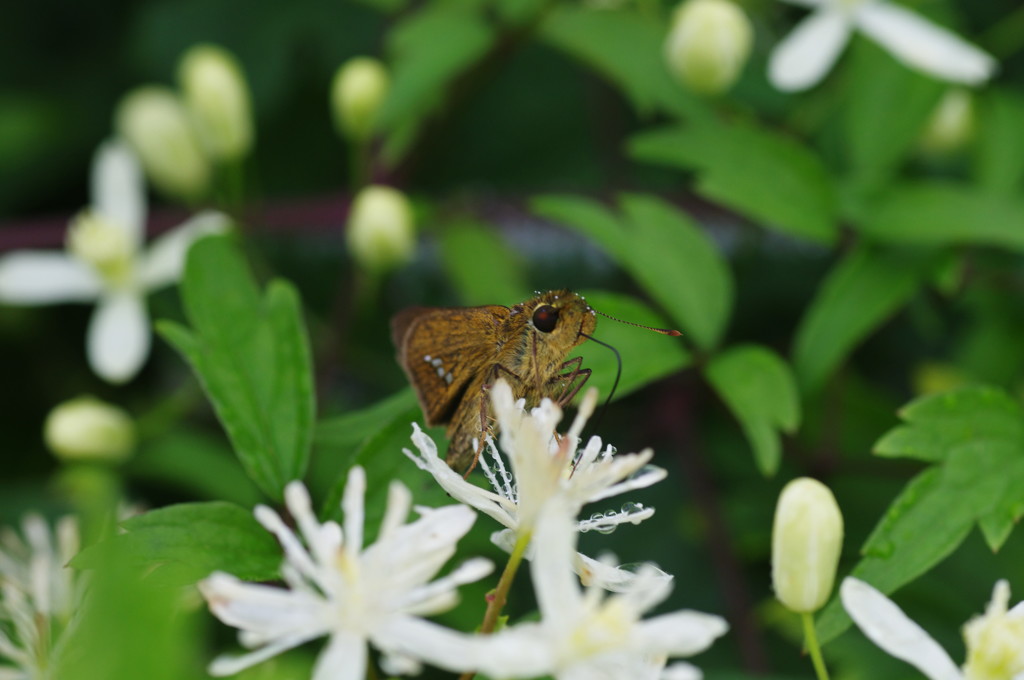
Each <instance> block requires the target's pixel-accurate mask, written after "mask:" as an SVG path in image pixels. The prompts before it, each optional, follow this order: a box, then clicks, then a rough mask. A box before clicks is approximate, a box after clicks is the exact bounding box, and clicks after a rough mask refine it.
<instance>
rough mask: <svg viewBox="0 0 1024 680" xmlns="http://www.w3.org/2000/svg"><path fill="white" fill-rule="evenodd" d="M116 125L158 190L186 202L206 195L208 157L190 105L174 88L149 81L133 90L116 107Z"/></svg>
mask: <svg viewBox="0 0 1024 680" xmlns="http://www.w3.org/2000/svg"><path fill="white" fill-rule="evenodd" d="M115 127H116V128H117V131H118V133H119V134H120V135H121V137H123V138H124V139H125V140H126V141H127V142H128V143H129V144H130V145H131V146H132V148H133V149H134V150H135V152H136V154H138V156H139V159H140V160H141V161H142V166H143V167H144V168H145V170H146V174H147V175H148V176H149V179H150V181H152V182H153V184H154V186H156V188H157V189H159V190H161V191H163V192H165V193H167V194H170V195H171V196H174V197H176V198H182V199H185V200H186V201H192V200H195V199H197V198H200V197H202V196H203V195H205V194H206V191H207V189H208V187H209V184H210V166H209V162H208V161H207V160H206V156H204V154H203V151H202V149H201V148H200V146H199V140H198V139H197V138H196V133H195V130H194V129H193V127H192V123H191V121H190V120H189V117H188V114H187V113H186V112H185V107H184V106H182V104H181V101H180V100H179V99H178V97H177V95H175V94H174V92H173V91H171V90H170V89H169V88H166V87H160V86H157V85H148V86H145V87H140V88H138V89H136V90H133V91H132V92H130V93H128V95H126V96H125V97H124V99H122V100H121V103H120V105H119V106H118V108H117V114H116V116H115Z"/></svg>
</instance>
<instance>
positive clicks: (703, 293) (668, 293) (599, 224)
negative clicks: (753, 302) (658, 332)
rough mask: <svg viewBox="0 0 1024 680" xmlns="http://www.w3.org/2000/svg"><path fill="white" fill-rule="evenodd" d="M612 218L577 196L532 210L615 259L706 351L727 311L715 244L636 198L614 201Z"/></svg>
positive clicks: (673, 212) (663, 207) (549, 200)
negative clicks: (618, 214) (617, 208)
mask: <svg viewBox="0 0 1024 680" xmlns="http://www.w3.org/2000/svg"><path fill="white" fill-rule="evenodd" d="M620 206H621V209H622V216H621V217H620V218H618V219H617V218H616V217H615V216H613V215H612V214H610V213H609V212H608V211H607V210H605V209H604V208H602V207H601V206H600V205H598V204H596V203H594V202H592V201H589V200H587V199H583V198H577V197H566V196H543V197H540V198H537V199H535V200H534V203H533V207H534V211H535V212H537V213H538V214H540V215H543V216H545V217H548V218H550V219H553V220H556V221H558V222H561V223H564V224H567V225H568V226H571V227H572V228H574V229H576V230H578V231H580V232H581V233H583V234H585V235H587V236H588V237H590V238H591V239H593V240H594V241H596V242H597V243H598V244H600V245H601V247H602V248H603V249H604V250H605V252H607V253H608V254H609V255H610V256H612V257H614V258H616V259H617V260H618V261H619V264H620V265H621V266H622V267H623V268H624V269H626V270H627V271H629V273H630V274H632V275H633V276H634V277H635V278H636V279H637V281H638V282H640V283H641V284H642V285H643V286H644V288H645V289H646V291H647V293H648V294H649V295H650V296H651V297H652V298H654V299H655V300H657V301H658V302H659V303H660V304H661V306H662V307H663V308H664V309H665V310H666V311H667V312H668V313H669V314H670V316H671V317H672V319H673V320H674V321H675V322H676V323H678V324H679V325H680V326H681V327H682V329H683V331H684V332H686V333H688V334H689V335H690V336H692V338H693V342H694V343H695V344H697V345H698V346H699V347H700V348H701V349H710V348H711V347H713V346H714V345H715V344H716V343H717V342H718V340H719V338H720V337H721V335H722V333H723V331H724V330H725V324H726V322H727V321H728V319H729V312H730V310H731V307H732V295H733V281H732V276H731V274H730V273H729V269H728V267H727V266H726V264H725V262H724V261H723V260H722V258H721V256H720V255H719V254H718V252H717V251H716V249H715V246H714V245H713V244H712V243H711V242H710V241H709V240H708V238H707V237H706V236H705V235H704V234H703V233H701V231H700V230H699V229H697V227H696V225H694V223H693V222H692V221H691V220H690V219H689V217H687V216H686V215H685V214H684V213H682V212H681V211H679V210H677V209H676V208H674V207H673V206H671V205H669V204H668V203H666V202H665V201H662V200H660V199H656V198H653V197H651V196H642V195H639V194H629V195H624V196H623V197H622V198H621V199H620Z"/></svg>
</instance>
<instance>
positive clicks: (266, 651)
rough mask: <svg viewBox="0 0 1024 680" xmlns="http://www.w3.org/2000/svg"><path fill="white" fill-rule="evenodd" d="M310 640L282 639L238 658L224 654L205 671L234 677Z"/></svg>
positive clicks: (300, 638) (293, 637)
mask: <svg viewBox="0 0 1024 680" xmlns="http://www.w3.org/2000/svg"><path fill="white" fill-rule="evenodd" d="M314 637H315V636H314ZM311 639H312V638H303V637H299V636H291V637H283V638H280V639H278V640H276V641H274V642H273V643H271V644H269V645H267V646H265V647H260V648H259V649H257V650H255V651H252V652H249V653H248V654H242V655H238V656H235V655H231V654H224V655H222V656H218V657H217V658H216V659H214V660H213V661H212V662H211V663H210V665H209V667H208V668H207V669H206V670H207V672H208V673H209V674H210V675H213V676H217V677H223V676H226V675H234V674H235V673H238V672H240V671H243V670H245V669H246V668H249V667H250V666H255V665H256V664H258V663H260V662H261V661H266V660H267V659H269V658H271V657H274V656H277V655H278V654H280V653H281V652H283V651H285V650H288V649H291V648H293V647H298V646H299V645H301V644H302V643H304V642H309V640H311Z"/></svg>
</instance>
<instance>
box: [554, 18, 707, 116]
mask: <svg viewBox="0 0 1024 680" xmlns="http://www.w3.org/2000/svg"><path fill="white" fill-rule="evenodd" d="M666 30H667V27H666V25H665V24H664V23H662V22H659V21H655V20H652V19H650V18H648V17H647V16H645V15H643V14H642V13H640V12H636V11H633V10H629V9H622V10H616V9H601V10H595V9H591V8H588V7H585V6H574V5H565V4H563V5H559V6H558V7H556V9H554V10H552V11H551V12H550V13H549V14H548V15H547V16H546V17H545V19H544V21H543V23H542V24H541V27H540V37H541V39H542V40H544V41H546V42H548V43H550V44H551V45H552V46H554V47H556V48H558V49H560V50H562V51H564V52H565V53H567V54H569V55H570V56H572V57H574V58H575V59H577V60H579V61H581V62H583V63H584V64H587V65H588V66H590V67H591V68H593V69H594V70H595V71H597V72H598V73H599V74H601V75H602V76H603V77H604V78H606V79H607V80H608V81H610V82H611V83H612V84H613V85H615V86H616V87H617V88H618V89H619V90H621V91H622V93H623V95H624V96H625V97H627V98H628V99H629V100H630V102H631V103H632V104H633V107H634V108H635V109H636V110H637V111H638V112H639V113H640V114H642V115H647V114H651V113H653V112H654V111H655V110H659V111H662V112H665V113H674V114H677V115H685V116H688V117H696V118H707V117H709V116H710V111H709V109H708V108H707V107H706V105H705V104H704V103H703V102H702V101H700V99H698V98H697V97H694V96H693V95H691V94H690V93H689V92H688V91H686V90H685V89H683V88H682V87H681V86H680V85H678V84H677V83H676V82H675V81H674V80H673V79H672V76H671V75H670V74H669V72H668V69H667V68H666V66H665V59H664V57H663V55H662V45H663V44H664V40H665V32H666Z"/></svg>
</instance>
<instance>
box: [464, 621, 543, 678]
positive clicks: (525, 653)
mask: <svg viewBox="0 0 1024 680" xmlns="http://www.w3.org/2000/svg"><path fill="white" fill-rule="evenodd" d="M554 653H555V648H554V646H553V645H552V639H551V635H550V634H549V633H548V632H547V630H546V627H545V626H541V625H540V624H537V623H520V624H517V625H515V626H513V627H511V628H506V629H504V630H502V631H500V632H498V633H494V634H492V635H481V636H477V637H476V638H475V639H474V640H473V644H472V645H471V646H469V647H468V648H467V649H465V650H460V654H461V655H462V658H463V659H464V661H463V663H465V665H466V666H467V667H469V668H471V669H473V670H476V671H477V672H478V673H484V674H486V675H488V676H490V677H492V678H503V677H517V678H533V677H537V676H539V675H547V674H549V673H551V672H552V671H553V669H554V667H555V659H554Z"/></svg>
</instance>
